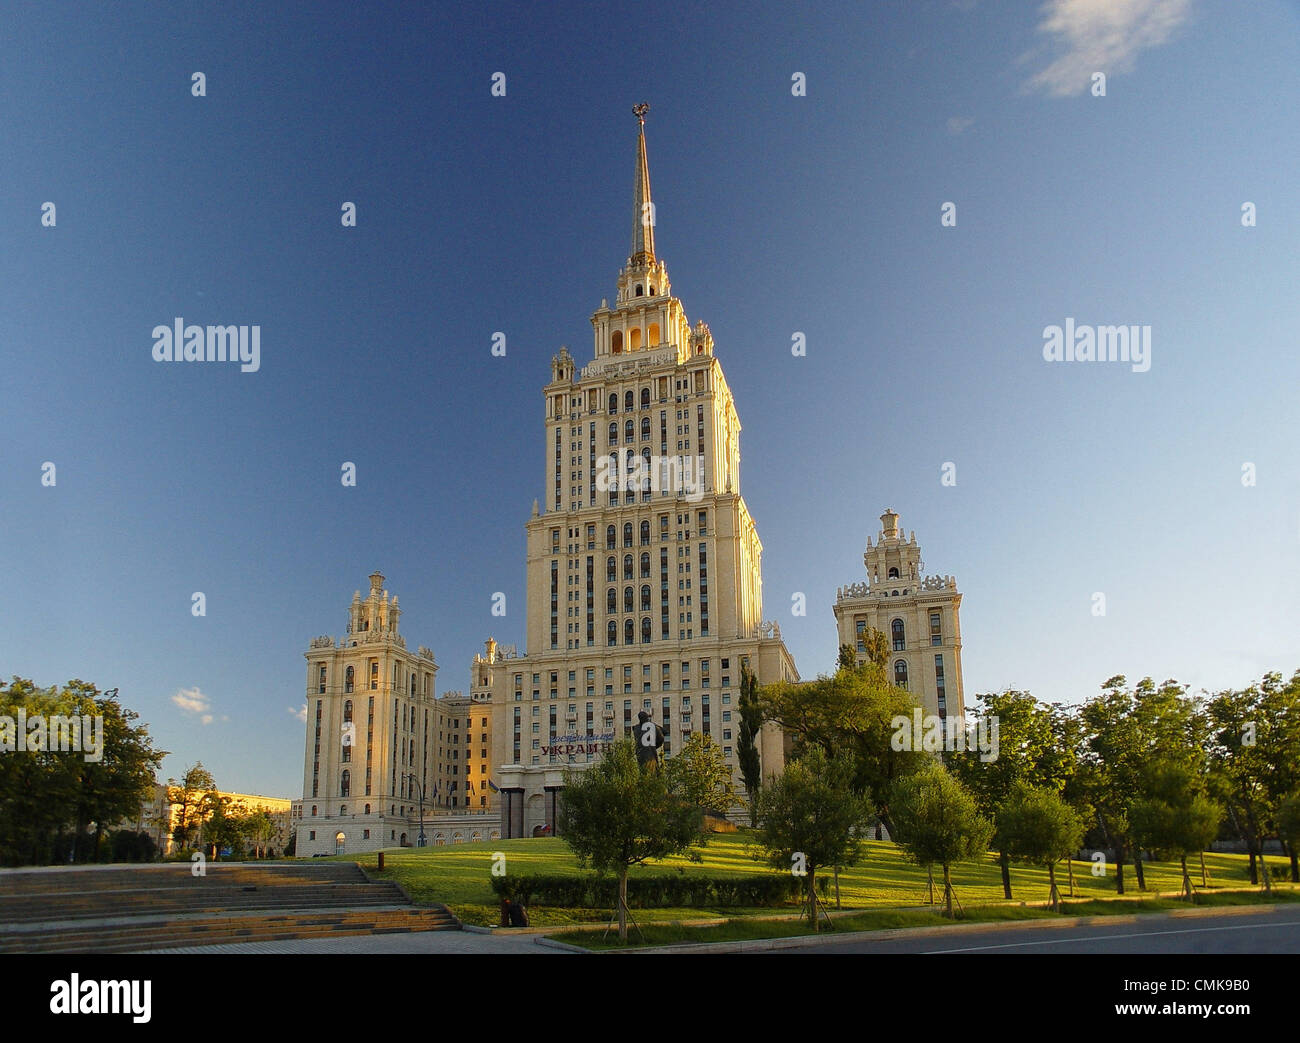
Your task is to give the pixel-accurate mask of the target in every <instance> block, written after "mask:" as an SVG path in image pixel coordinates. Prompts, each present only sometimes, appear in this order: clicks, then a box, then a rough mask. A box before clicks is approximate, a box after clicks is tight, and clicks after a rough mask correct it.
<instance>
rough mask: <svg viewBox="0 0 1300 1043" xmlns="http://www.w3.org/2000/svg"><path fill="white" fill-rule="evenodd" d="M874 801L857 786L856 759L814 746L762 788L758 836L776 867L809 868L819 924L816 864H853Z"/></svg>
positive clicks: (813, 919) (811, 913)
mask: <svg viewBox="0 0 1300 1043" xmlns="http://www.w3.org/2000/svg"><path fill="white" fill-rule="evenodd" d="M870 821H871V802H870V801H869V799H868V798H867V797H866V796H864V795H863V794H861V793H857V792H855V791H854V789H853V765H852V762H851V761H849V760H848V759H847V758H845V757H842V756H841V757H835V758H828V757H827V756H826V754H825V753H823V752H822V750H821V749H819V748H818V747H815V746H814V747H811V748H809V749H808V750H807V751H805V753H804V754H803V755H802V756H801V757H800V758H799V759H798V760H795V761H791V762H790V763H789V764H787V765H786V767H785V771H784V772H783V773H782V774H781V776H780V777H779V778H776V779H772V780H770V781H769V782H768V784H767V785H766V786H764V787H763V789H762V790H761V791H759V795H758V832H757V834H756V840H757V842H758V844H759V846H760V847H761V848H762V849H763V850H764V852H765V855H766V858H767V860H768V861H769V862H770V863H771V864H772V865H773V866H775V867H776V868H778V869H783V870H785V871H786V872H793V873H794V874H795V875H796V876H799V875H801V873H802V874H806V876H805V879H806V881H807V902H808V922H809V923H810V924H812V926H813V927H814V928H815V927H816V926H817V904H816V897H815V896H816V893H817V892H816V884H817V870H818V869H823V868H826V867H829V866H851V865H854V864H855V863H856V862H857V861H858V859H859V858H860V857H861V854H862V848H861V840H860V839H859V837H860V833H861V831H862V830H864V829H865V828H866V827H867V825H868V823H869V822H870Z"/></svg>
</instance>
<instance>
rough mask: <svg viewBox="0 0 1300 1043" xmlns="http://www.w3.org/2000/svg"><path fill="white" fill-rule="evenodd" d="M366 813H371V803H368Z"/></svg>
mask: <svg viewBox="0 0 1300 1043" xmlns="http://www.w3.org/2000/svg"><path fill="white" fill-rule="evenodd" d="M366 814H367V815H369V814H370V805H369V804H367V805H366Z"/></svg>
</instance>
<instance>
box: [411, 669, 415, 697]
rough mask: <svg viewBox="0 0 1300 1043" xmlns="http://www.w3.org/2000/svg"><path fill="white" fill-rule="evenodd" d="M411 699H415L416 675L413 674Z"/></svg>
mask: <svg viewBox="0 0 1300 1043" xmlns="http://www.w3.org/2000/svg"><path fill="white" fill-rule="evenodd" d="M411 698H412V699H414V698H415V674H411Z"/></svg>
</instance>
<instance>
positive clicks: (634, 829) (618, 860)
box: [560, 738, 703, 943]
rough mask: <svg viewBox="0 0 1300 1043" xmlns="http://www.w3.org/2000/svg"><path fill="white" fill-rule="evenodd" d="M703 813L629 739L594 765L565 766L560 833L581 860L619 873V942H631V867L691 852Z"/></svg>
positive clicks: (700, 837)
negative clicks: (642, 761) (645, 767)
mask: <svg viewBox="0 0 1300 1043" xmlns="http://www.w3.org/2000/svg"><path fill="white" fill-rule="evenodd" d="M701 818H702V815H701V812H700V809H699V808H698V807H697V806H695V805H694V804H693V803H691V802H690V801H688V800H686V799H684V798H683V797H682V796H680V795H679V794H677V793H674V792H672V791H671V790H670V789H669V787H668V773H667V772H656V771H644V772H643V771H642V770H641V767H640V765H639V764H638V763H637V759H636V747H635V744H634V742H633V740H632V739H630V738H624V739H620V740H619V741H618V742H616V743H614V744H613V745H612V746H611V747H610V749H609V751H608V752H607V753H606V754H605V756H604V757H602V758H601V759H600V760H599V761H597V762H596V763H595V764H593V765H591V766H590V767H588V768H586V769H584V770H582V771H574V770H572V769H568V770H566V772H565V789H564V801H563V803H562V805H561V808H560V836H561V837H562V838H563V839H564V841H565V843H567V844H568V845H569V848H570V850H572V851H573V853H574V854H575V855H576V856H577V857H578V861H579V863H580V864H582V865H584V866H587V865H590V866H592V867H593V868H594V869H596V870H597V872H602V873H617V874H618V937H619V940H620V941H622V942H624V943H626V941H627V871H628V867H629V866H634V865H638V864H640V863H642V862H645V861H646V860H647V859H656V858H666V857H668V856H669V855H676V854H681V853H687V854H688V855H689V854H691V848H692V847H693V846H695V845H698V844H701V843H702V842H703V838H702V836H701V834H700V822H701ZM694 857H695V858H696V859H698V858H699V855H698V854H695V855H694Z"/></svg>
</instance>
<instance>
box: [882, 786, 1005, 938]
mask: <svg viewBox="0 0 1300 1043" xmlns="http://www.w3.org/2000/svg"><path fill="white" fill-rule="evenodd" d="M892 805H893V808H894V815H895V820H896V824H897V826H898V832H897V834H896V837H897V840H898V843H899V844H900V845H901V846H902V848H903V850H904V851H905V852H906V853H907V856H908V858H910V859H911V860H912V861H913V862H915V863H916V864H917V865H919V866H924V867H926V868H927V869H928V868H931V867H933V866H941V867H942V868H943V898H944V905H945V907H946V911H945V914H944V915H946V916H947V917H948V919H950V920H951V919H952V915H953V913H952V901H953V891H952V866H953V865H954V864H955V863H957V862H970V861H974V860H975V859H977V858H980V857H982V856H983V854H984V853H985V852H986V851H987V850H988V846H989V841H990V840H991V839H992V837H993V824H992V823H991V822H989V820H988V819H986V818H985V817H984V816H983V815H981V814H980V813H979V810H978V808H977V807H976V806H975V798H974V797H972V796H971V795H970V793H968V792H967V791H966V788H965V787H964V786H962V784H961V783H960V782H958V781H957V780H956V779H954V778H953V777H952V776H951V775H950V774H948V772H947V771H946V770H945V769H944V768H943V766H942V765H940V764H938V763H936V762H934V761H930V762H929V763H928V764H927V765H926V766H925V767H923V768H922V769H921V770H919V771H917V772H915V773H913V774H912V775H909V776H908V777H907V778H905V779H901V780H899V781H898V782H897V783H896V784H895V786H894V798H893V802H892Z"/></svg>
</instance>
